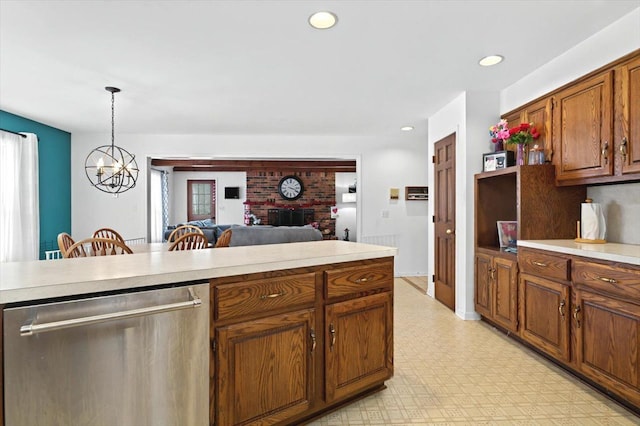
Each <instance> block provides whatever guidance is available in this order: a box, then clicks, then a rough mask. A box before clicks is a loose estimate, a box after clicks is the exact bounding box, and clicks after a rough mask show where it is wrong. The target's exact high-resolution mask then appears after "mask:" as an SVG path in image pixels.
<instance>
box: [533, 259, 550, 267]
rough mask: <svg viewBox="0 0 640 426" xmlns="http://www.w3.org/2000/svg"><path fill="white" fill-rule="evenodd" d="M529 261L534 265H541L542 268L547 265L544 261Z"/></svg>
mask: <svg viewBox="0 0 640 426" xmlns="http://www.w3.org/2000/svg"><path fill="white" fill-rule="evenodd" d="M531 263H533V264H534V265H536V266H541V267H543V268H546V267H547V264H546V263H542V262H537V261H535V260H534V261H533V262H531Z"/></svg>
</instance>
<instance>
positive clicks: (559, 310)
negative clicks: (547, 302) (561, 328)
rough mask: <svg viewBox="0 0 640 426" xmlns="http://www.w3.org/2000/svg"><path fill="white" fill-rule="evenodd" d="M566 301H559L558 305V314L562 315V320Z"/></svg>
mask: <svg viewBox="0 0 640 426" xmlns="http://www.w3.org/2000/svg"><path fill="white" fill-rule="evenodd" d="M566 304H567V302H566V301H564V300H563V301H561V302H560V306H558V312H560V316H561V317H562V321H564V307H565V306H566Z"/></svg>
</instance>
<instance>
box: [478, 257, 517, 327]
mask: <svg viewBox="0 0 640 426" xmlns="http://www.w3.org/2000/svg"><path fill="white" fill-rule="evenodd" d="M475 277H476V278H475V279H476V283H475V306H476V311H477V312H478V313H479V314H480V315H482V316H484V317H485V318H487V319H489V320H491V321H493V322H495V323H497V324H498V325H501V326H502V327H504V328H506V329H507V330H510V331H513V332H516V331H517V330H518V263H517V261H516V258H515V256H513V255H502V254H500V255H492V254H488V253H485V252H477V253H476V259H475Z"/></svg>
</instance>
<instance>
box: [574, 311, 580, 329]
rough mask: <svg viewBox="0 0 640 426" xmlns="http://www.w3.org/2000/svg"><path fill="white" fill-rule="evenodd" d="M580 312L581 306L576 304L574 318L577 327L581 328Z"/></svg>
mask: <svg viewBox="0 0 640 426" xmlns="http://www.w3.org/2000/svg"><path fill="white" fill-rule="evenodd" d="M579 313H580V306H576V307H575V308H573V319H574V320H576V327H578V328H580V318H579V316H578V314H579Z"/></svg>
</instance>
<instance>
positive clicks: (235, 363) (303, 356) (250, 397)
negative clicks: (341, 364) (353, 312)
mask: <svg viewBox="0 0 640 426" xmlns="http://www.w3.org/2000/svg"><path fill="white" fill-rule="evenodd" d="M315 329H316V328H315V315H314V310H313V309H308V310H302V311H298V312H293V313H290V314H283V315H275V316H271V317H268V318H264V319H259V320H254V321H248V322H245V323H240V324H234V325H230V326H226V327H220V328H218V329H217V330H216V341H217V354H218V357H217V364H218V366H219V370H218V371H219V373H218V376H217V384H218V392H217V394H218V398H217V403H218V410H217V416H218V422H217V423H216V424H220V425H237V424H248V423H261V422H263V421H265V422H266V423H276V422H279V421H283V420H285V419H287V418H290V417H293V416H295V415H298V414H300V413H303V412H304V411H306V410H308V409H309V408H310V406H311V403H312V401H313V389H314V387H313V371H314V369H313V365H314V362H315V359H316V357H315V351H316V346H317V345H316V337H315V333H316V332H315ZM276 390H277V391H276Z"/></svg>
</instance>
